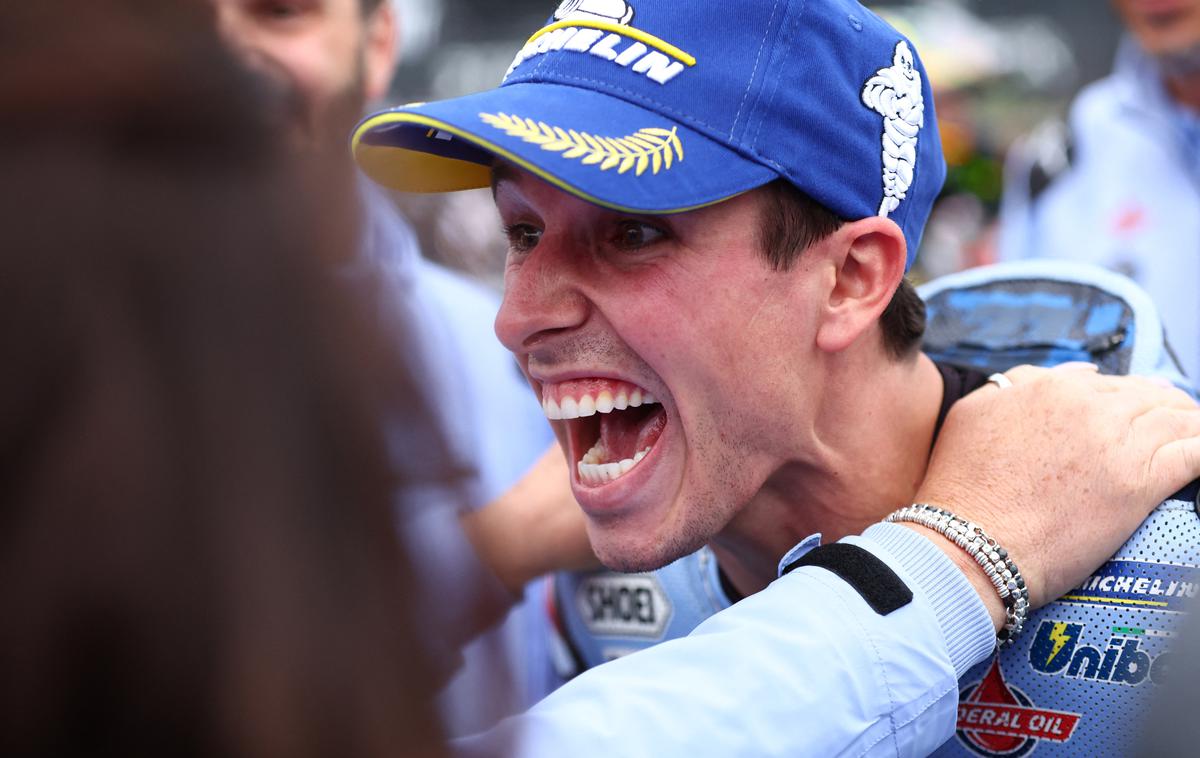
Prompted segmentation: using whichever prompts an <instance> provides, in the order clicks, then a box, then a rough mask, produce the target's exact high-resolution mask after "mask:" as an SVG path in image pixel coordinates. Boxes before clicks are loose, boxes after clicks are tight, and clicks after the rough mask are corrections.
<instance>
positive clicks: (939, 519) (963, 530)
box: [884, 503, 1029, 646]
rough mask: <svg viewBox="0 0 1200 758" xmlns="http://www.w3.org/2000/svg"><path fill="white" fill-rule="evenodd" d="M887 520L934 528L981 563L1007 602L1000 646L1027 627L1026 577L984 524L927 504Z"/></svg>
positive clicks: (999, 636)
mask: <svg viewBox="0 0 1200 758" xmlns="http://www.w3.org/2000/svg"><path fill="white" fill-rule="evenodd" d="M884 521H887V522H890V523H895V522H898V521H909V522H912V523H915V524H920V525H921V526H924V527H927V528H929V529H932V530H933V531H935V532H937V533H938V534H941V535H942V536H944V537H946V538H947V539H949V540H950V541H951V542H953V543H954V544H956V545H958V546H959V547H961V548H962V549H963V550H965V551H966V553H967V555H969V556H971V558H973V559H974V560H975V562H976V563H978V564H979V566H980V568H982V569H983V571H984V573H985V574H987V577H988V579H989V580H990V581H991V583H992V586H994V587H995V588H996V593H997V594H999V595H1000V601H1001V602H1002V603H1004V627H1003V628H1002V629H1001V630H1000V631H999V632H998V633H997V634H996V644H997V646H1003V645H1005V644H1008V643H1011V642H1012V640H1013V638H1014V637H1016V636H1017V635H1018V634H1020V633H1021V630H1022V629H1024V628H1025V618H1026V616H1028V614H1029V590H1027V589H1026V588H1025V578H1024V577H1022V576H1021V572H1020V571H1019V570H1018V569H1017V564H1015V563H1013V562H1012V559H1011V558H1009V557H1008V551H1006V550H1005V549H1004V548H1002V547H1000V545H999V543H997V542H996V541H995V540H994V539H992V538H991V537H989V536H987V534H986V533H985V532H984V531H983V527H981V526H979V525H978V524H974V523H972V522H970V521H965V520H963V519H961V518H959V517H958V516H955V515H954V514H953V513H951V512H950V511H948V510H945V509H944V508H938V507H936V506H933V505H927V504H925V503H913V504H912V505H909V506H906V507H904V508H901V509H899V510H897V511H893V512H892V513H891V514H889V515H888V517H887V518H885V519H884Z"/></svg>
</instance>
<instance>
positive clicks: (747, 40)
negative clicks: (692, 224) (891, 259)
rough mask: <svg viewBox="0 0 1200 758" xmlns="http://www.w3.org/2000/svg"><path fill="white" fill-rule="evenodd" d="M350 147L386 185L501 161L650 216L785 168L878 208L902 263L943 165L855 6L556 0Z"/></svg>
mask: <svg viewBox="0 0 1200 758" xmlns="http://www.w3.org/2000/svg"><path fill="white" fill-rule="evenodd" d="M353 152H354V158H355V161H356V162H357V163H358V165H359V166H360V167H361V168H362V169H363V170H364V171H365V172H366V173H367V175H368V176H370V177H371V178H372V179H374V180H375V181H377V182H379V183H380V184H383V185H384V186H387V187H391V188H394V189H399V190H404V191H414V192H445V191H451V190H460V189H470V188H476V187H486V186H488V185H489V183H490V182H491V166H492V165H493V163H494V162H495V160H496V158H497V157H500V158H503V159H505V160H508V161H511V162H512V163H514V164H516V165H518V166H520V167H522V168H524V169H526V170H528V171H530V172H532V173H534V174H536V175H538V176H540V177H541V178H542V179H545V180H546V181H548V182H550V183H552V184H554V185H556V186H557V187H559V188H561V189H562V190H564V191H566V192H569V193H571V194H573V195H576V196H578V197H580V198H582V199H584V200H587V201H590V202H592V203H596V204H598V205H601V206H605V207H608V208H612V209H615V210H621V211H627V212H636V213H651V214H659V213H663V214H665V213H679V212H683V211H687V210H692V209H695V208H701V207H703V206H706V205H711V204H713V203H718V202H720V201H722V200H726V199H728V198H730V197H733V196H735V195H738V194H740V193H742V192H745V191H747V190H750V189H753V188H755V187H758V186H761V185H763V184H766V183H767V182H770V181H772V180H774V179H777V178H781V177H782V178H783V179H786V180H787V181H789V182H791V183H792V184H794V185H795V186H796V187H798V188H799V189H800V190H802V191H803V192H804V193H806V194H807V195H809V196H810V197H812V198H813V199H815V200H816V201H817V202H819V203H821V204H822V205H824V206H825V207H827V208H829V209H830V210H831V211H833V212H834V213H835V214H837V215H838V216H840V217H842V218H844V219H847V220H856V219H860V218H865V217H868V216H874V215H882V216H886V217H888V218H891V219H892V220H893V221H895V222H896V224H897V225H899V226H900V228H901V229H902V230H903V232H904V235H905V238H906V239H907V242H908V265H909V266H911V265H912V261H913V258H914V256H915V255H916V251H917V247H918V246H919V244H920V241H921V233H922V230H923V228H924V226H925V221H926V219H927V218H928V216H929V210H930V207H931V206H932V204H933V201H934V199H935V198H936V197H937V194H938V192H939V191H940V190H941V187H942V182H943V180H944V179H945V173H946V168H945V161H944V159H943V158H942V149H941V142H940V140H939V138H938V132H937V121H936V116H935V114H934V108H933V95H932V92H931V91H930V86H929V80H928V77H927V76H926V75H925V71H924V68H923V67H922V64H921V61H920V59H919V58H918V56H917V53H916V50H915V48H914V47H913V45H912V43H911V42H909V41H908V40H907V39H906V38H905V37H904V36H903V35H901V34H900V33H899V32H897V31H896V30H895V29H893V28H892V27H891V26H889V25H888V24H887V23H885V22H884V21H883V20H881V19H880V18H879V17H878V16H876V15H875V14H873V13H871V12H870V11H869V10H867V9H866V8H864V7H862V6H861V5H859V4H858V3H857V2H853V0H720V1H717V0H697V1H695V2H679V1H678V0H563V2H562V3H561V4H560V5H559V6H558V8H557V9H556V10H555V12H554V15H553V16H552V17H551V18H550V19H549V20H548V21H547V23H546V25H545V26H543V27H542V28H541V29H539V30H538V31H537V32H535V33H534V34H533V36H532V37H530V38H529V41H528V42H526V43H525V45H524V46H523V47H522V48H521V49H520V50H519V51H518V52H517V55H516V58H515V59H514V60H513V63H512V66H511V67H510V68H509V70H508V72H507V73H506V75H505V76H504V80H503V82H502V83H501V84H500V86H499V87H496V88H494V89H491V90H487V91H484V92H479V93H476V94H473V95H467V96H465V97H459V98H454V99H451V100H443V101H440V102H433V103H414V104H411V105H405V106H402V107H400V108H395V109H392V110H387V111H383V112H381V113H377V114H374V115H372V116H369V117H368V118H366V119H364V120H363V121H362V123H360V124H359V125H358V127H357V128H356V129H355V132H354V136H353Z"/></svg>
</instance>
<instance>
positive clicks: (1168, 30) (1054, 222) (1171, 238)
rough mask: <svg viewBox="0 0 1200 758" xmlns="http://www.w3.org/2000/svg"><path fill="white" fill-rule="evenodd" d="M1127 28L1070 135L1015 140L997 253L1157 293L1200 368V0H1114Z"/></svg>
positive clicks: (1184, 350)
mask: <svg viewBox="0 0 1200 758" xmlns="http://www.w3.org/2000/svg"><path fill="white" fill-rule="evenodd" d="M1113 6H1114V7H1115V8H1116V10H1117V12H1118V13H1119V14H1120V16H1121V19H1122V22H1123V23H1124V25H1125V27H1126V29H1127V30H1128V35H1127V36H1126V38H1125V39H1124V40H1123V42H1122V44H1121V47H1120V50H1119V51H1118V54H1117V60H1116V65H1115V68H1114V70H1113V72H1112V74H1111V75H1110V76H1108V77H1107V78H1105V79H1103V80H1101V81H1099V82H1096V83H1094V84H1092V85H1090V86H1088V87H1087V88H1085V89H1084V90H1083V91H1082V92H1081V93H1080V94H1079V96H1078V97H1077V98H1076V100H1075V102H1074V104H1073V105H1072V107H1071V114H1070V122H1069V135H1065V136H1064V135H1063V133H1062V132H1059V131H1056V130H1042V131H1040V132H1038V134H1037V135H1035V136H1034V137H1031V138H1030V139H1028V140H1026V141H1025V142H1023V143H1020V144H1018V145H1017V146H1015V147H1014V150H1013V152H1012V155H1011V156H1010V158H1009V161H1008V164H1007V167H1006V170H1007V173H1008V175H1007V177H1006V179H1005V185H1006V189H1005V197H1004V202H1003V207H1002V212H1001V233H1000V256H1001V257H1002V258H1004V259H1009V260H1014V259H1021V258H1040V257H1046V258H1065V259H1069V260H1079V261H1089V262H1093V263H1098V264H1100V265H1103V266H1106V267H1108V268H1111V269H1114V270H1116V271H1119V272H1121V273H1124V274H1126V275H1128V276H1130V277H1131V278H1133V279H1134V280H1135V281H1137V282H1138V283H1139V284H1141V285H1142V286H1143V287H1145V288H1146V290H1147V291H1148V292H1149V293H1150V295H1151V297H1152V298H1154V301H1155V303H1156V304H1157V305H1158V307H1159V309H1160V310H1161V312H1162V316H1163V322H1164V324H1165V325H1166V330H1167V337H1168V339H1169V341H1170V343H1171V345H1172V346H1173V347H1174V349H1175V352H1176V354H1177V355H1178V357H1179V360H1180V363H1181V364H1182V366H1183V368H1184V370H1185V372H1186V373H1187V375H1188V376H1189V377H1190V378H1191V380H1192V381H1193V382H1194V381H1196V380H1197V378H1198V377H1200V298H1197V297H1196V287H1197V283H1200V1H1198V0H1113Z"/></svg>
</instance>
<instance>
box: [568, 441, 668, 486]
mask: <svg viewBox="0 0 1200 758" xmlns="http://www.w3.org/2000/svg"><path fill="white" fill-rule="evenodd" d="M599 448H600V443H599V442H597V443H596V445H595V446H594V447H593V448H592V449H591V450H589V451H587V453H586V454H585V455H584V456H583V460H581V461H580V462H579V463H577V464H576V468H577V469H578V470H579V478H580V480H581V481H584V482H587V483H589V484H598V483H602V482H611V481H613V480H614V479H618V478H620V477H622V476H624V475H625V474H627V473H629V471H630V469H632V468H633V467H634V466H636V465H637V464H638V462H640V461H641V460H642V459H643V458H645V457H646V454H647V453H649V452H650V448H646V449H645V450H639V451H638V452H637V454H636V455H634V456H633V457H632V458H625V459H624V460H621V461H618V462H616V463H600V462H599V461H600V452H601V451H600V449H599Z"/></svg>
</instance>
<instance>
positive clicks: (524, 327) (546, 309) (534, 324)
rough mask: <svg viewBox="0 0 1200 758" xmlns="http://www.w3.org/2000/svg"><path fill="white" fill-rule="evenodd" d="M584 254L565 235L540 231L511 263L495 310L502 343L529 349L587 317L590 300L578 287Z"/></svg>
mask: <svg viewBox="0 0 1200 758" xmlns="http://www.w3.org/2000/svg"><path fill="white" fill-rule="evenodd" d="M586 255H587V253H586V252H585V251H581V250H574V249H573V248H572V245H571V244H570V242H569V240H565V239H562V238H558V239H555V238H550V237H548V236H543V239H542V240H541V241H540V242H539V243H538V245H537V247H535V248H534V249H533V250H531V251H530V252H529V253H528V254H526V256H525V258H524V260H522V261H520V262H519V263H518V264H515V265H510V267H509V270H508V272H507V273H506V274H505V276H504V300H503V302H501V304H500V312H499V313H497V314H496V336H497V337H499V338H500V341H501V342H502V343H504V346H505V347H507V348H508V349H509V350H511V351H513V352H514V353H523V352H530V351H533V350H536V349H537V348H538V347H539V346H542V345H545V344H546V343H547V342H549V341H551V340H553V339H554V338H555V337H558V336H564V335H567V334H570V333H571V332H572V331H573V330H574V329H577V328H578V327H580V326H582V325H583V324H584V323H585V322H586V321H587V317H588V309H589V305H588V300H587V298H586V297H585V295H584V294H583V292H582V291H581V289H580V287H579V286H578V285H579V283H580V281H581V280H580V276H581V275H582V271H581V267H582V265H583V258H584V257H585V256H586Z"/></svg>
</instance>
